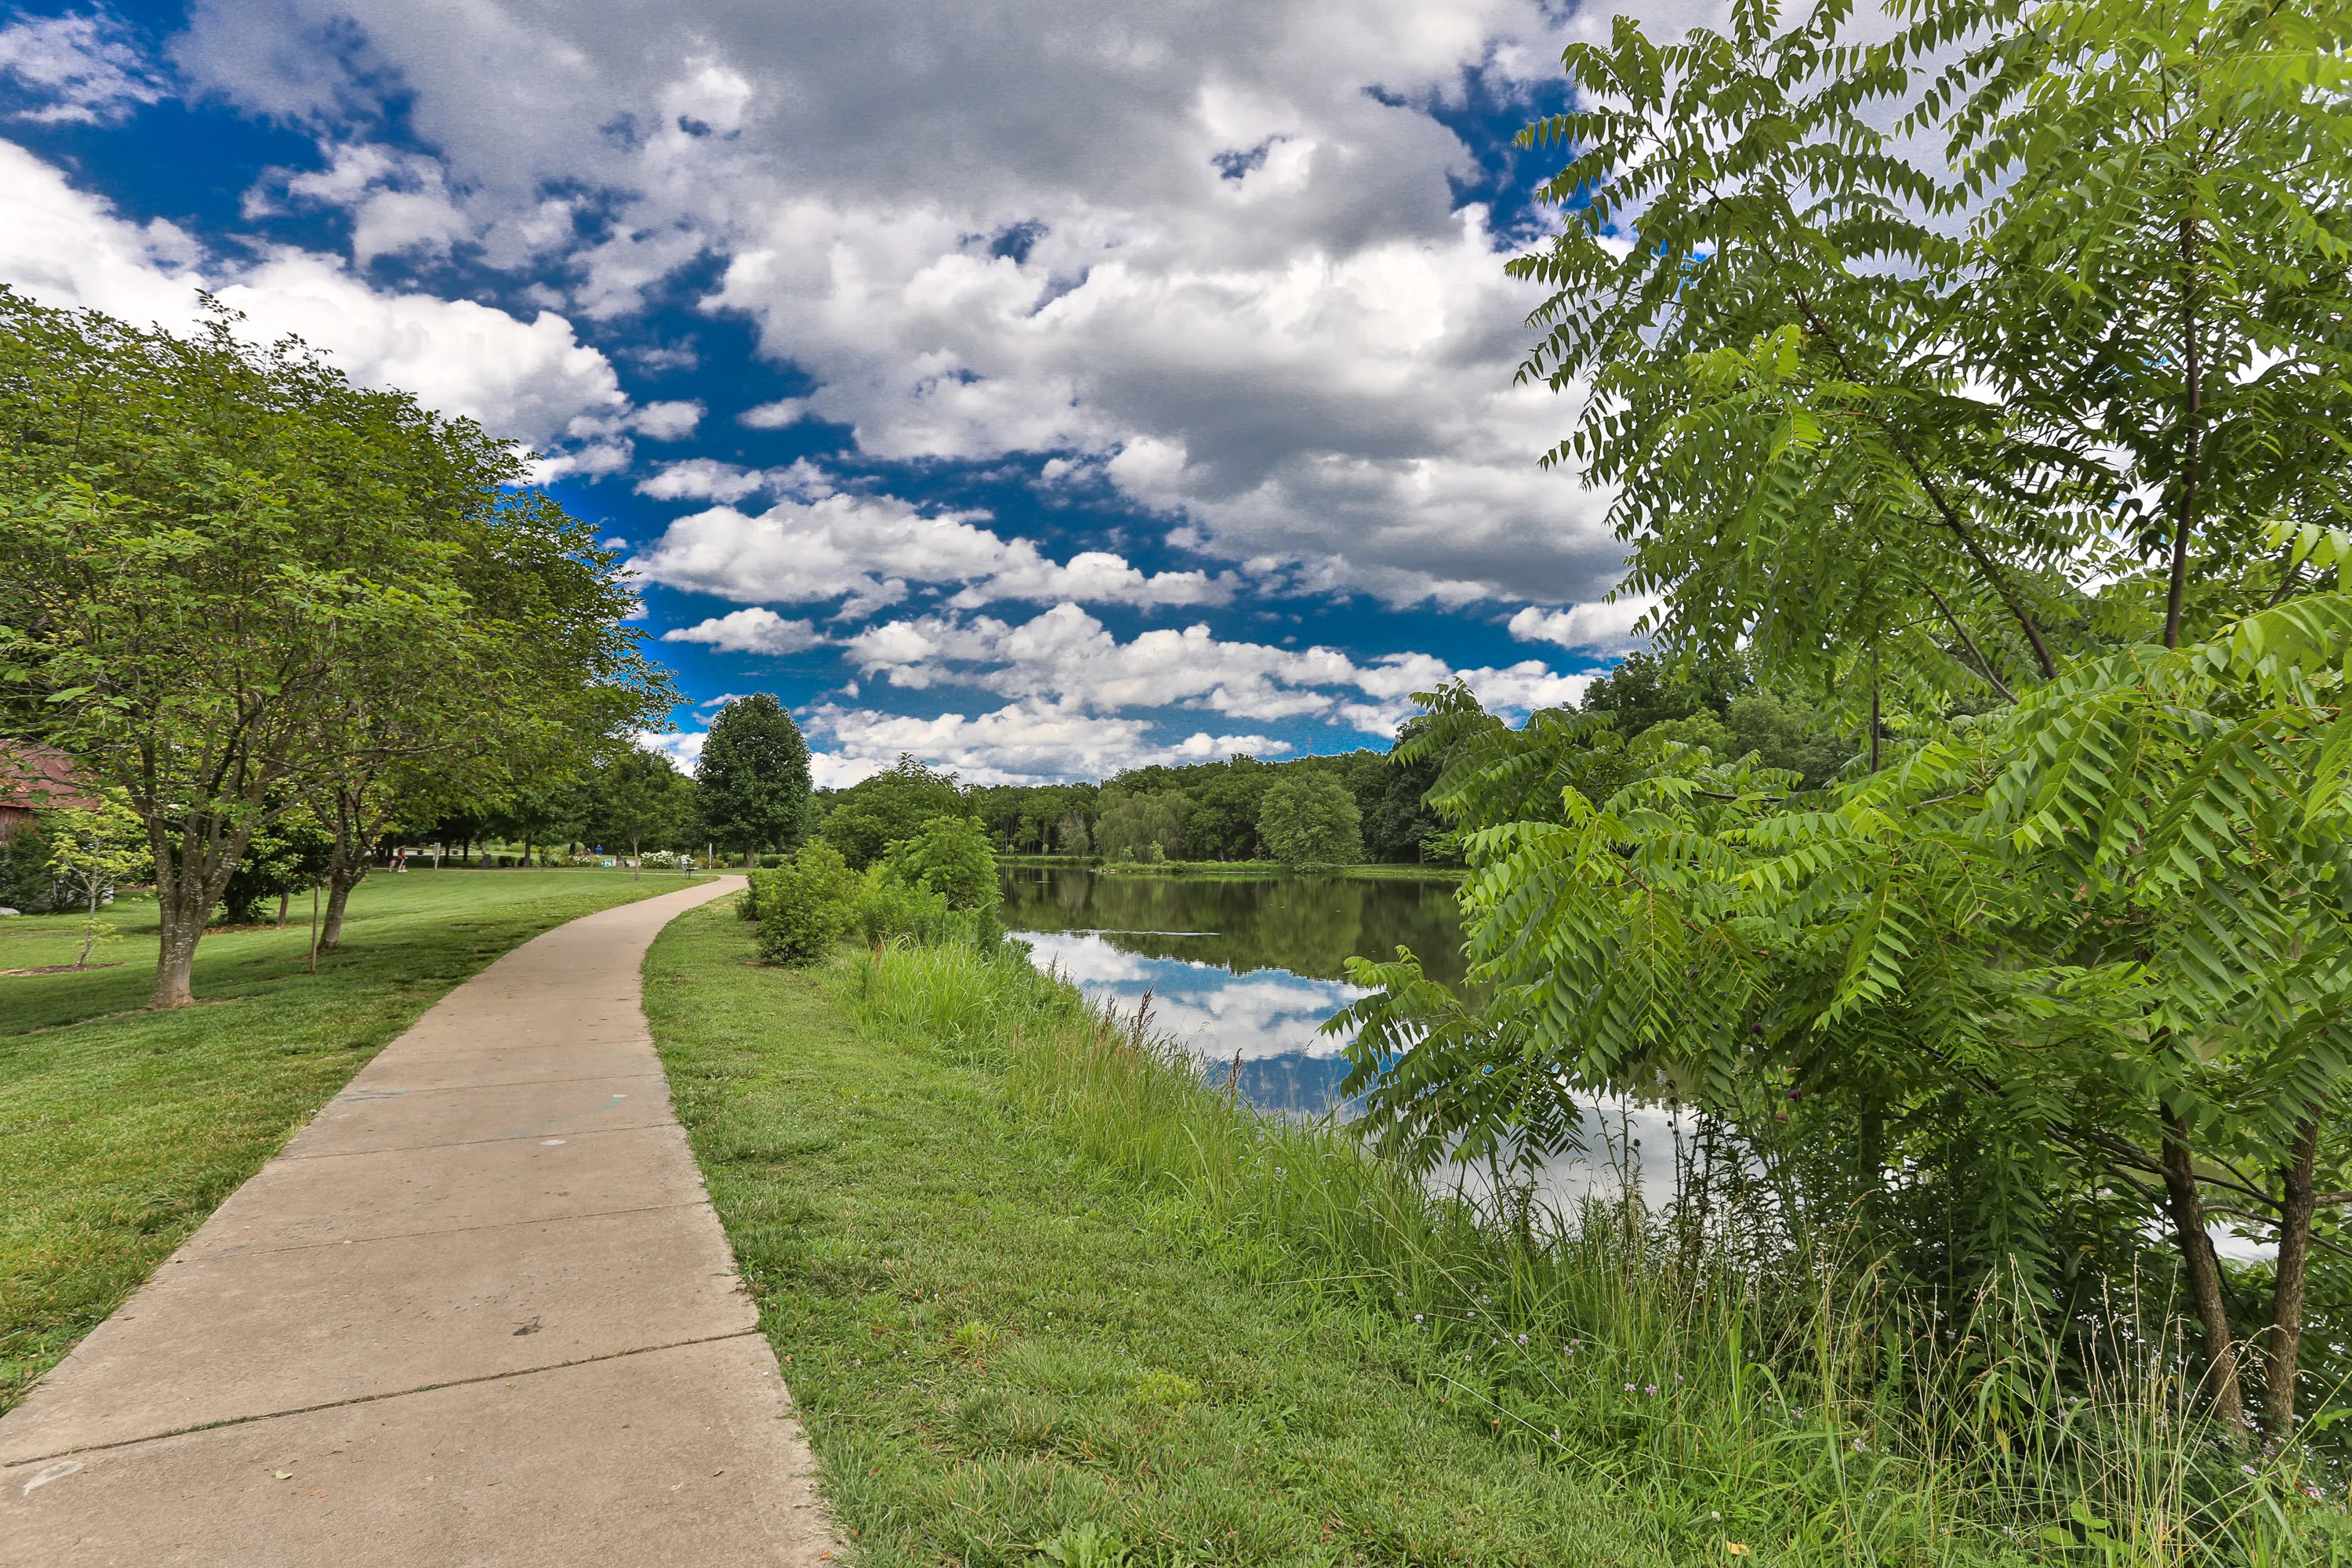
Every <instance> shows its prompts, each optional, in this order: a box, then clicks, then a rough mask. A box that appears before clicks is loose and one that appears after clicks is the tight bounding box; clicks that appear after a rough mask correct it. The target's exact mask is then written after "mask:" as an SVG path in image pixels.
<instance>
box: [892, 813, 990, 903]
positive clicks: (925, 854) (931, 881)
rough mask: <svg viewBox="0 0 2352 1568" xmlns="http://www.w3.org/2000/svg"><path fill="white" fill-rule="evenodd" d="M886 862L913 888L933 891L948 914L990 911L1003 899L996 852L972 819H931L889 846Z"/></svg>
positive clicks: (984, 830) (979, 824) (985, 830)
mask: <svg viewBox="0 0 2352 1568" xmlns="http://www.w3.org/2000/svg"><path fill="white" fill-rule="evenodd" d="M884 864H885V865H887V867H888V868H889V870H890V873H891V875H893V876H895V877H897V878H898V879H899V880H901V881H903V882H906V883H907V884H908V885H909V886H911V887H917V888H920V889H923V890H925V891H926V892H931V893H937V894H939V895H940V897H942V898H944V899H946V900H947V901H948V908H950V909H951V910H992V909H994V908H995V907H996V906H997V905H998V904H999V903H1001V902H1003V898H1004V888H1003V881H1002V880H1001V879H999V877H998V875H997V870H996V850H995V848H994V847H993V846H992V845H991V844H990V842H989V834H988V826H987V825H986V824H985V823H983V822H982V821H981V819H980V818H978V817H976V816H935V817H933V818H932V819H931V820H930V821H929V822H927V823H925V824H923V826H921V827H920V828H919V829H918V830H917V831H916V832H915V834H914V835H913V836H912V837H908V838H903V839H900V840H899V841H898V843H896V844H893V845H892V846H890V849H889V852H888V854H887V856H886V857H885V859H884Z"/></svg>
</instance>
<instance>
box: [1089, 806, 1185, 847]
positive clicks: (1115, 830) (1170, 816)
mask: <svg viewBox="0 0 2352 1568" xmlns="http://www.w3.org/2000/svg"><path fill="white" fill-rule="evenodd" d="M1190 804H1191V803H1190V802H1189V801H1187V800H1186V799H1185V797H1184V796H1183V795H1180V794H1178V793H1176V792H1175V791H1173V790H1170V791H1164V792H1162V793H1160V794H1158V795H1127V794H1123V793H1118V792H1107V793H1106V794H1105V795H1103V808H1102V815H1101V816H1098V817H1097V818H1096V819H1095V851H1096V853H1097V854H1099V855H1101V856H1102V857H1103V858H1105V859H1107V860H1177V859H1181V858H1183V855H1184V818H1185V815H1186V808H1187V806H1188V805H1190Z"/></svg>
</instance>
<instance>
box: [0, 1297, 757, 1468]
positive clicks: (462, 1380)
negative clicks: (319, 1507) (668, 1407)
mask: <svg viewBox="0 0 2352 1568" xmlns="http://www.w3.org/2000/svg"><path fill="white" fill-rule="evenodd" d="M759 1332H760V1331H759V1330H758V1329H757V1328H749V1329H739V1330H737V1331H735V1332H734V1333H731V1334H706V1335H704V1336H703V1337H702V1338H700V1339H694V1340H673V1341H671V1342H669V1343H667V1344H659V1345H639V1346H637V1347H636V1348H635V1349H634V1350H625V1351H611V1352H606V1353H605V1354H604V1355H584V1356H581V1357H578V1358H577V1359H575V1360H572V1361H551V1362H549V1363H546V1364H545V1365H543V1366H526V1367H516V1368H512V1369H510V1370H509V1371H506V1372H487V1373H483V1374H482V1375H481V1376H479V1377H453V1378H451V1379H450V1380H449V1381H448V1382H446V1383H425V1384H418V1385H417V1386H416V1387H415V1388H392V1389H386V1390H385V1391H383V1393H381V1394H352V1396H351V1397H350V1398H348V1399H327V1400H321V1401H320V1403H318V1404H316V1405H295V1406H293V1407H292V1408H290V1409H287V1410H265V1411H262V1412H260V1413H259V1414H257V1415H231V1416H228V1417H227V1418H226V1419H224V1420H220V1421H200V1422H198V1423H197V1424H196V1425H194V1426H175V1427H173V1428H172V1429H171V1430H170V1431H168V1432H149V1433H146V1434H144V1435H142V1436H137V1437H117V1438H116V1439H115V1440H114V1441H112V1442H110V1443H85V1444H83V1445H82V1446H80V1447H76V1448H59V1449H58V1450H56V1451H55V1452H53V1453H47V1454H35V1455H33V1456H32V1457H31V1458H24V1459H8V1460H5V1461H0V1470H20V1469H23V1468H25V1467H26V1465H41V1464H47V1463H48V1462H49V1461H51V1460H53V1459H65V1458H72V1457H73V1456H74V1455H76V1454H99V1453H104V1452H106V1451H107V1450H108V1449H110V1448H135V1447H139V1446H140V1445H141V1444H142V1443H161V1442H163V1440H164V1439H165V1438H167V1437H185V1436H189V1435H191V1434H192V1433H196V1432H218V1431H221V1430H223V1429H224V1428H226V1427H230V1426H252V1425H254V1424H255V1423H256V1422H259V1421H282V1420H284V1419H285V1418H286V1417H288V1416H289V1415H312V1414H315V1413H316V1412H318V1411H320V1410H340V1409H342V1408H343V1407H344V1406H345V1405H378V1404H382V1403H383V1401H385V1400H387V1399H405V1398H407V1397H408V1396H409V1395H410V1394H431V1393H433V1392H435V1391H436V1390H437V1389H444V1388H469V1387H472V1386H473V1385H475V1384H483V1383H508V1382H511V1381H512V1380H513V1379H515V1378H519V1377H535V1376H537V1375H538V1374H539V1373H544V1372H562V1371H563V1370H564V1369H565V1368H567V1367H574V1366H594V1365H595V1364H596V1363H599V1362H607V1361H621V1360H624V1359H625V1358H626V1357H629V1356H633V1355H655V1354H658V1353H659V1352H663V1351H676V1350H685V1349H687V1348H688V1347H689V1346H693V1345H715V1344H723V1343H724V1342H727V1341H729V1340H740V1339H754V1338H757V1337H758V1335H759Z"/></svg>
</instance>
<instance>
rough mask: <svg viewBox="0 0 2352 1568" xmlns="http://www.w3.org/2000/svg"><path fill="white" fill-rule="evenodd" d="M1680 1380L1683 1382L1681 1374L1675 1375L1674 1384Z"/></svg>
mask: <svg viewBox="0 0 2352 1568" xmlns="http://www.w3.org/2000/svg"><path fill="white" fill-rule="evenodd" d="M1682 1380H1683V1374H1682V1373H1675V1382H1676V1383H1680V1382H1681V1381H1682Z"/></svg>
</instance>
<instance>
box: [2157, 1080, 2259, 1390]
mask: <svg viewBox="0 0 2352 1568" xmlns="http://www.w3.org/2000/svg"><path fill="white" fill-rule="evenodd" d="M2187 1131H2188V1129H2187V1128H2186V1127H2185V1126H2183V1125H2182V1123H2181V1121H2180V1118H2179V1117H2178V1116H2175V1115H2174V1114H2173V1113H2172V1112H2171V1111H2170V1110H2166V1111H2165V1112H2164V1190H2165V1193H2166V1195H2167V1196H2168V1197H2169V1198H2170V1200H2171V1209H2172V1229H2173V1235H2174V1238H2175V1240H2176V1241H2177V1242H2178V1243H2179V1247H2180V1262H2181V1268H2182V1269H2183V1270H2184V1272H2186V1273H2187V1275H2188V1277H2189V1302H2190V1304H2191V1305H2192V1306H2193V1307H2194V1308H2195V1309H2196V1311H2197V1321H2198V1326H2199V1327H2200V1328H2201V1329H2202V1330H2203V1331H2204V1333H2205V1384H2206V1393H2207V1394H2208V1395H2209V1396H2210V1398H2211V1399H2212V1401H2213V1414H2214V1415H2218V1416H2220V1417H2221V1422H2222V1424H2223V1425H2224V1426H2227V1427H2228V1428H2229V1429H2230V1433H2231V1436H2238V1435H2240V1434H2241V1433H2242V1432H2243V1431H2244V1430H2245V1425H2246V1405H2245V1400H2244V1398H2243V1396H2242V1395H2241V1394H2239V1392H2238V1357H2237V1352H2236V1350H2235V1348H2234V1347H2233V1346H2232V1344H2231V1339H2230V1314H2229V1312H2228V1310H2227V1309H2225V1308H2224V1307H2223V1305H2222V1303H2221V1262H2220V1260H2219V1259H2218V1258H2215V1257H2214V1255H2213V1238H2212V1237H2210V1236H2208V1235H2206V1234H2205V1200H2204V1199H2203V1198H2202V1197H2200V1195H2199V1194H2198V1192H2197V1175H2196V1171H2195V1169H2194V1167H2193V1166H2192V1165H2191V1164H2190V1163H2189V1145H2188V1144H2187V1143H2186V1142H2183V1138H2182V1135H2183V1134H2184V1133H2185V1132H2187Z"/></svg>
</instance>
